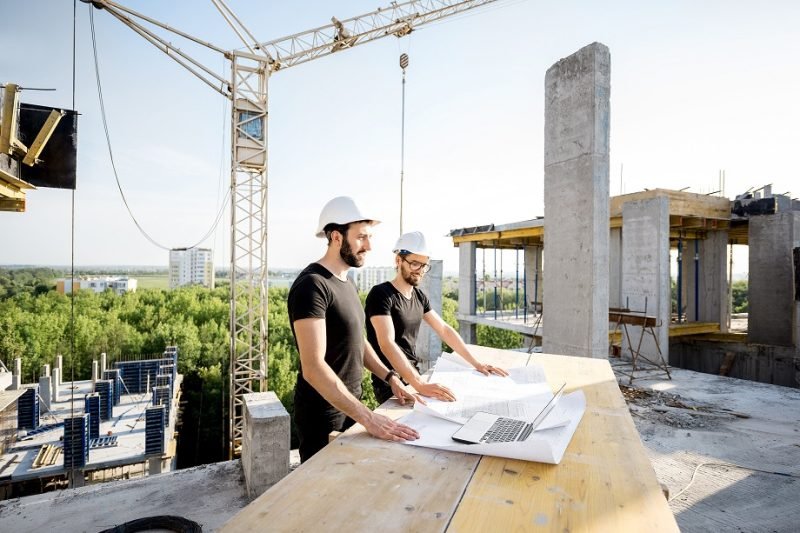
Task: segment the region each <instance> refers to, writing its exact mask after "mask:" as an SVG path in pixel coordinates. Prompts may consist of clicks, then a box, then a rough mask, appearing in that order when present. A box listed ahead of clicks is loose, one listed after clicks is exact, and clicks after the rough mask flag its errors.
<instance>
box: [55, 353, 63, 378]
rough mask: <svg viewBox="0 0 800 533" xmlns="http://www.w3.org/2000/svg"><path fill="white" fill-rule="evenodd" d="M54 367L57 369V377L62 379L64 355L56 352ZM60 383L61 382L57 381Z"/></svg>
mask: <svg viewBox="0 0 800 533" xmlns="http://www.w3.org/2000/svg"><path fill="white" fill-rule="evenodd" d="M56 368H58V370H59V373H58V375H59V379H64V356H62V355H61V354H58V355H57V356H56ZM59 385H61V383H59Z"/></svg>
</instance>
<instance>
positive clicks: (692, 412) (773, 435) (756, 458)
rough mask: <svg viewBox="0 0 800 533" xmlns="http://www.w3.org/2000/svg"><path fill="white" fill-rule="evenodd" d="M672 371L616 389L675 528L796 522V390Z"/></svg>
mask: <svg viewBox="0 0 800 533" xmlns="http://www.w3.org/2000/svg"><path fill="white" fill-rule="evenodd" d="M612 364H613V365H614V366H619V365H622V366H623V368H625V366H626V365H625V364H624V363H618V362H616V363H612ZM627 369H630V366H629V365H627ZM670 371H671V372H672V377H673V379H672V380H667V379H644V378H641V379H636V380H635V381H634V388H632V389H628V388H626V387H623V393H624V395H625V396H626V400H628V404H629V407H630V410H631V414H632V415H633V419H634V422H635V424H636V427H637V429H638V430H639V434H640V435H641V437H642V441H643V443H644V445H645V447H646V448H647V450H648V454H649V456H650V459H651V461H652V462H653V467H654V468H655V471H656V475H657V476H658V479H659V481H661V482H662V483H663V484H665V485H666V486H667V487H668V488H669V491H670V497H671V498H673V499H672V501H670V507H671V508H672V511H673V512H674V513H675V517H676V519H677V521H678V525H679V526H680V528H681V530H682V531H687V532H688V531H796V530H797V524H800V468H799V467H798V465H800V446H798V442H800V409H798V408H797V406H798V405H800V390H797V389H791V388H787V387H780V386H777V385H767V384H763V383H756V382H752V381H745V380H740V379H735V378H728V377H723V376H714V375H709V374H702V373H699V372H693V371H690V370H683V369H680V368H672V369H670ZM619 379H620V381H621V382H622V383H627V377H624V376H621V375H620V376H619ZM623 380H624V381H623ZM698 467H699V468H698ZM693 477H694V481H693V482H692V478H693ZM687 487H688V488H687ZM681 491H683V492H681Z"/></svg>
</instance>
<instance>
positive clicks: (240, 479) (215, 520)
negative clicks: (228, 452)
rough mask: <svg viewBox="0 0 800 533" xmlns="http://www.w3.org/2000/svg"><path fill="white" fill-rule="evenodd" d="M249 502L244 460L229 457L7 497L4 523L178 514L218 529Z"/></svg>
mask: <svg viewBox="0 0 800 533" xmlns="http://www.w3.org/2000/svg"><path fill="white" fill-rule="evenodd" d="M248 502H249V500H248V498H247V494H246V491H245V486H244V476H243V475H242V468H241V463H240V462H239V461H227V462H223V463H215V464H211V465H203V466H198V467H194V468H189V469H186V470H179V471H177V472H170V473H167V474H161V475H157V476H150V477H147V478H143V479H137V480H125V481H115V482H111V483H103V484H99V485H90V486H86V487H81V488H79V489H71V490H62V491H57V492H48V493H46V494H41V495H37V496H28V497H25V498H15V499H12V500H7V501H3V502H0V523H1V524H2V529H3V531H20V532H21V531H76V532H77V531H101V530H104V529H108V528H112V527H115V526H117V525H120V524H122V523H124V522H127V521H130V520H134V519H137V518H143V517H147V516H156V515H175V516H181V517H183V518H187V519H189V520H193V521H195V522H197V523H199V524H200V525H201V526H202V527H203V531H214V530H217V529H219V527H220V526H222V524H223V523H225V521H226V520H228V519H229V518H230V517H231V516H233V515H234V514H235V513H236V512H237V511H238V510H239V509H241V508H243V507H244V506H245V505H247V503H248Z"/></svg>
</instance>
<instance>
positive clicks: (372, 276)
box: [350, 267, 396, 292]
mask: <svg viewBox="0 0 800 533" xmlns="http://www.w3.org/2000/svg"><path fill="white" fill-rule="evenodd" d="M350 273H351V274H350V275H351V277H352V279H353V282H354V283H355V284H356V287H358V290H360V291H363V292H367V291H369V290H370V289H371V288H372V287H374V286H375V285H377V284H379V283H383V282H384V281H389V280H391V279H394V276H395V274H396V271H395V269H394V267H363V268H359V269H354V270H351V271H350Z"/></svg>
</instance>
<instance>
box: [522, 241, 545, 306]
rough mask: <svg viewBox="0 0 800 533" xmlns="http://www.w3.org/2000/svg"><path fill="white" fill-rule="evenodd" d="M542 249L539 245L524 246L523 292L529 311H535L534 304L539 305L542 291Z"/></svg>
mask: <svg viewBox="0 0 800 533" xmlns="http://www.w3.org/2000/svg"><path fill="white" fill-rule="evenodd" d="M543 255H544V254H543V250H542V247H541V246H526V247H525V293H526V294H527V296H528V301H527V302H526V305H527V306H528V312H529V313H535V312H536V311H537V309H536V306H535V304H539V305H541V303H542V294H543V292H544V271H543V270H542V256H543Z"/></svg>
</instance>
